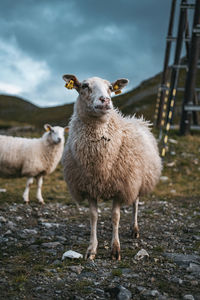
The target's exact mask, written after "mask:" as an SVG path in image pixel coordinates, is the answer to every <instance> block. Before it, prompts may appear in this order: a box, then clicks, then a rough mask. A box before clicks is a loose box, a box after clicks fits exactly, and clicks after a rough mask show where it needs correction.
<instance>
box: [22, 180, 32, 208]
mask: <svg viewBox="0 0 200 300" xmlns="http://www.w3.org/2000/svg"><path fill="white" fill-rule="evenodd" d="M32 183H33V177H29V178H28V179H27V182H26V188H25V190H24V193H23V199H24V202H25V203H26V204H28V203H29V191H30V185H31V184H32Z"/></svg>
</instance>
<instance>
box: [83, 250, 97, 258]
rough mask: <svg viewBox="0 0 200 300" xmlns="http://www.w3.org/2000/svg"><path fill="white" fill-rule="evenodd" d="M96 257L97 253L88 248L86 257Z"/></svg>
mask: <svg viewBox="0 0 200 300" xmlns="http://www.w3.org/2000/svg"><path fill="white" fill-rule="evenodd" d="M95 257H96V254H95V253H94V252H90V250H88V251H87V252H86V254H85V259H86V260H87V259H89V260H94V259H95Z"/></svg>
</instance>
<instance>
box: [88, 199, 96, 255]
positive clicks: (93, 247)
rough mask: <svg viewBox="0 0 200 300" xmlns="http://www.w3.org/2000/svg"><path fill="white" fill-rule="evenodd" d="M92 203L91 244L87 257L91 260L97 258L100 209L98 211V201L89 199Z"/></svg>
mask: <svg viewBox="0 0 200 300" xmlns="http://www.w3.org/2000/svg"><path fill="white" fill-rule="evenodd" d="M89 205H90V228H91V231H90V244H89V247H88V249H87V252H86V255H85V259H87V258H89V259H91V260H93V259H95V256H96V253H97V245H98V241H97V219H98V211H97V201H96V200H89Z"/></svg>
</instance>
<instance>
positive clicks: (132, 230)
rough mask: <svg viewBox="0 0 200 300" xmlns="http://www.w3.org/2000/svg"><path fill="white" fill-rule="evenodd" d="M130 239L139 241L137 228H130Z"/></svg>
mask: <svg viewBox="0 0 200 300" xmlns="http://www.w3.org/2000/svg"><path fill="white" fill-rule="evenodd" d="M131 237H132V238H135V239H139V237H140V234H139V229H138V227H133V228H131Z"/></svg>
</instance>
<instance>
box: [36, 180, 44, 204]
mask: <svg viewBox="0 0 200 300" xmlns="http://www.w3.org/2000/svg"><path fill="white" fill-rule="evenodd" d="M42 184H43V177H42V176H38V177H37V192H36V198H37V199H38V201H39V202H40V203H41V204H44V199H43V197H42Z"/></svg>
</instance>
